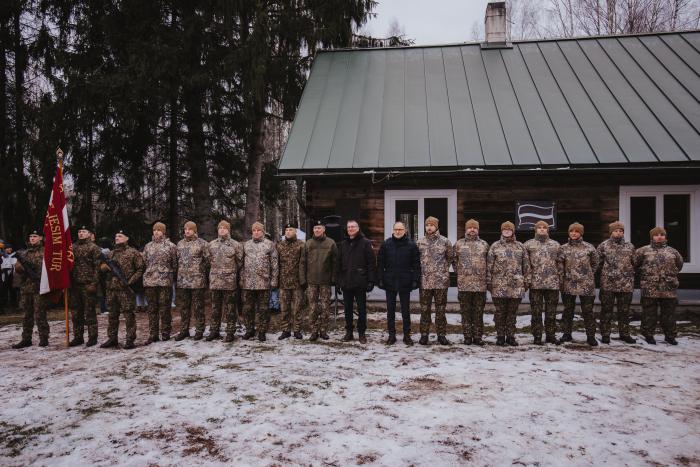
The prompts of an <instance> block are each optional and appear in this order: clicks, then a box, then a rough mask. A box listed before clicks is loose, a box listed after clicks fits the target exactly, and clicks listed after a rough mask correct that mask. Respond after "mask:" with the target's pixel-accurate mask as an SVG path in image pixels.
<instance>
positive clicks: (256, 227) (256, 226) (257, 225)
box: [250, 222, 265, 232]
mask: <svg viewBox="0 0 700 467" xmlns="http://www.w3.org/2000/svg"><path fill="white" fill-rule="evenodd" d="M250 230H262V231H263V232H264V231H265V226H264V225H263V224H262V222H253V225H251V226H250Z"/></svg>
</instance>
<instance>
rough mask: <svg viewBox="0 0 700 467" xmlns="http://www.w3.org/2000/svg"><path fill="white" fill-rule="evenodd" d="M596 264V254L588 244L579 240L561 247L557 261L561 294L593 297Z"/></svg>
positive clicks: (597, 260)
mask: <svg viewBox="0 0 700 467" xmlns="http://www.w3.org/2000/svg"><path fill="white" fill-rule="evenodd" d="M598 262H599V259H598V252H597V251H596V249H595V248H594V247H593V245H591V244H590V243H588V242H584V241H583V240H581V239H579V240H575V241H574V240H569V241H568V243H565V244H564V245H562V246H561V248H559V258H558V259H557V265H558V268H559V287H560V290H561V292H562V293H564V294H568V295H579V296H583V297H592V296H594V295H595V272H596V270H598Z"/></svg>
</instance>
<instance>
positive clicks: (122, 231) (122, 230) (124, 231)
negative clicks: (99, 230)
mask: <svg viewBox="0 0 700 467" xmlns="http://www.w3.org/2000/svg"><path fill="white" fill-rule="evenodd" d="M120 234H121V235H124V236H125V237H128V236H129V234H128V233H127V230H125V229H119V230H118V231H117V233H116V234H115V235H120Z"/></svg>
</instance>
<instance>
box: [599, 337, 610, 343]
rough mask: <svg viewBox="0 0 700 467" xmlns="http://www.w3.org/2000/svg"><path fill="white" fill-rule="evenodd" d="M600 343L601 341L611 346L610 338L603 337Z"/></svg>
mask: <svg viewBox="0 0 700 467" xmlns="http://www.w3.org/2000/svg"><path fill="white" fill-rule="evenodd" d="M600 341H601V342H602V343H603V344H609V343H610V336H603V337H602V338H601V339H600Z"/></svg>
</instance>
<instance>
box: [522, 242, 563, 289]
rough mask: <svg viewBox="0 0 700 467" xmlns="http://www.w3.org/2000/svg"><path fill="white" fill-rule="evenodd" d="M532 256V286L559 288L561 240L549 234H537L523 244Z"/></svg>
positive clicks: (532, 287) (536, 287) (533, 287)
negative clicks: (558, 265)
mask: <svg viewBox="0 0 700 467" xmlns="http://www.w3.org/2000/svg"><path fill="white" fill-rule="evenodd" d="M523 246H525V249H526V250H527V254H528V256H529V257H530V288H531V289H535V290H559V270H558V269H557V257H558V256H559V248H560V246H559V242H557V241H556V240H552V239H551V238H549V236H548V235H535V238H532V239H530V240H528V241H526V242H525V244H524V245H523Z"/></svg>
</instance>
